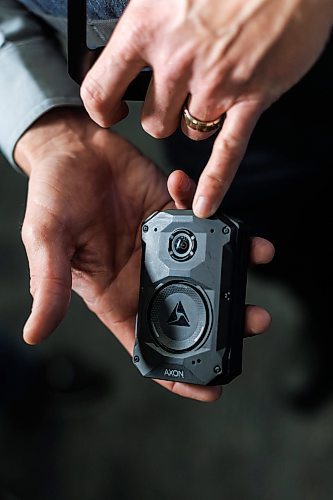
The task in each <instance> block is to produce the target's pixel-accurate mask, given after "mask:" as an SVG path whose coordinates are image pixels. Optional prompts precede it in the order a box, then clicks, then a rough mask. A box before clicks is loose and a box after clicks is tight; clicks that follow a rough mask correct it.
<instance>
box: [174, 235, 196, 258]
mask: <svg viewBox="0 0 333 500" xmlns="http://www.w3.org/2000/svg"><path fill="white" fill-rule="evenodd" d="M196 247H197V241H196V238H195V236H194V234H193V233H192V232H191V231H188V230H187V229H178V230H177V231H175V232H173V233H172V235H171V236H170V239H169V254H170V255H171V257H172V258H173V259H175V260H178V261H184V260H188V259H190V258H191V257H193V255H194V253H195V251H196Z"/></svg>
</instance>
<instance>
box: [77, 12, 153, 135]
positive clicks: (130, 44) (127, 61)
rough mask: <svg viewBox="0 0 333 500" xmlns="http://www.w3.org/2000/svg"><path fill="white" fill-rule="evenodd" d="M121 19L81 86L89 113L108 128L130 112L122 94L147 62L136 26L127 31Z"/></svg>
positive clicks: (98, 122) (84, 102)
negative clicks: (143, 55) (138, 39)
mask: <svg viewBox="0 0 333 500" xmlns="http://www.w3.org/2000/svg"><path fill="white" fill-rule="evenodd" d="M125 15H126V14H124V17H125ZM121 23H122V20H121V21H119V25H118V26H117V28H116V29H115V31H114V33H113V35H112V37H111V38H110V40H109V42H108V44H107V45H106V47H105V49H104V50H103V52H102V53H101V55H100V56H99V58H98V59H97V61H96V62H95V64H94V65H93V67H92V68H91V69H90V71H89V72H88V73H87V75H86V77H85V79H84V81H83V83H82V86H81V98H82V100H83V104H84V106H85V108H86V110H87V112H88V114H89V116H90V117H91V119H92V120H94V122H96V123H97V124H98V125H100V126H101V127H105V128H107V127H110V126H111V125H113V124H114V123H116V122H117V121H119V120H121V119H122V118H124V117H125V116H126V115H127V106H126V104H125V103H124V102H122V97H123V95H124V94H125V92H126V89H127V87H128V85H129V84H130V82H131V81H132V80H133V79H134V78H135V76H136V75H137V74H138V73H139V72H140V70H141V69H142V68H144V67H145V66H147V64H146V63H145V62H144V61H143V59H142V58H141V56H140V47H139V42H138V41H137V40H136V38H135V34H133V30H128V32H126V31H125V30H124V29H123V28H122V25H123V23H122V24H121Z"/></svg>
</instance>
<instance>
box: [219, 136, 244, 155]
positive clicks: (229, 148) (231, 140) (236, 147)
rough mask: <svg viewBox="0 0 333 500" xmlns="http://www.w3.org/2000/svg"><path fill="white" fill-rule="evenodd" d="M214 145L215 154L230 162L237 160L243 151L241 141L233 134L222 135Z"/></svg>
mask: <svg viewBox="0 0 333 500" xmlns="http://www.w3.org/2000/svg"><path fill="white" fill-rule="evenodd" d="M215 146H216V153H217V155H220V156H221V157H222V158H223V159H227V160H228V161H231V162H233V161H236V160H238V159H239V158H240V156H241V154H242V151H243V144H242V141H241V140H240V138H239V137H236V136H234V135H233V134H229V135H228V136H225V137H222V139H221V140H220V141H219V142H218V143H217V144H216V145H215Z"/></svg>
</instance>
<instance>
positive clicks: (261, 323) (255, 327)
mask: <svg viewBox="0 0 333 500" xmlns="http://www.w3.org/2000/svg"><path fill="white" fill-rule="evenodd" d="M271 323H272V317H271V315H270V314H269V312H268V311H266V309H263V308H262V307H258V306H252V305H248V306H247V307H246V314H245V334H244V337H251V336H253V335H258V334H260V333H264V332H265V331H266V330H268V328H269V327H270V326H271Z"/></svg>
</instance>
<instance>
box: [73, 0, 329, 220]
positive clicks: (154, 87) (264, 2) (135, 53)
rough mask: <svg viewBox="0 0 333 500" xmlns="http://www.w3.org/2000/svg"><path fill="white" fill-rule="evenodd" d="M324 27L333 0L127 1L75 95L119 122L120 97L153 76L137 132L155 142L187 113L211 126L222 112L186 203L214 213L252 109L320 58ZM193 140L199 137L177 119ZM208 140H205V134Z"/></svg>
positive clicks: (251, 122)
mask: <svg viewBox="0 0 333 500" xmlns="http://www.w3.org/2000/svg"><path fill="white" fill-rule="evenodd" d="M332 21H333V2H332V0H224V1H223V2H222V1H221V0H169V1H168V2H164V1H157V0H131V2H130V4H129V6H128V7H127V9H126V11H125V13H124V15H123V17H122V18H121V20H120V21H119V24H118V26H117V28H116V30H115V32H114V34H113V35H112V37H111V39H110V41H109V43H108V45H107V47H106V48H105V49H104V51H103V53H102V55H101V56H100V58H99V59H98V60H97V62H96V63H95V65H94V66H93V68H92V69H91V71H90V72H89V73H88V75H87V77H86V79H85V80H84V82H83V86H82V91H81V95H82V98H83V101H84V104H85V107H86V109H87V111H88V113H89V114H90V116H91V117H92V119H93V120H95V122H96V123H98V124H99V125H101V126H103V127H108V126H109V125H111V124H112V123H115V122H116V121H117V120H119V119H121V118H122V117H124V115H125V114H126V105H125V104H124V103H122V102H121V98H122V96H123V94H124V92H125V89H126V88H127V86H128V84H129V83H130V81H131V80H132V79H133V78H134V77H135V76H136V74H137V73H138V72H139V70H140V69H141V68H143V67H144V66H147V65H148V66H151V67H152V68H153V71H154V77H153V81H152V82H151V85H150V88H149V91H148V94H147V97H146V101H145V104H144V107H143V112H142V126H143V128H144V129H145V130H146V131H147V132H148V133H149V134H151V135H152V136H154V137H158V138H161V137H166V136H168V135H170V134H171V133H172V132H173V131H174V130H175V129H176V127H177V125H178V122H179V118H180V116H181V113H182V107H183V105H184V103H185V101H186V99H187V96H188V95H189V96H190V102H189V105H188V107H189V111H190V113H191V114H192V115H193V116H194V117H196V118H198V119H200V120H203V121H212V120H215V119H216V118H218V117H220V116H222V115H223V114H224V113H227V116H226V120H225V122H224V124H223V127H222V130H221V131H220V133H219V134H218V136H217V138H216V140H215V145H214V148H213V151H212V155H211V157H210V159H209V161H208V163H207V165H206V167H205V169H204V171H203V173H202V175H201V178H200V180H199V183H198V187H197V191H196V194H195V198H194V204H193V209H194V212H195V214H196V215H197V216H199V217H208V216H209V215H211V214H213V213H214V212H215V211H216V210H217V208H218V206H219V204H220V203H221V201H222V199H223V196H224V195H225V193H226V191H227V190H228V188H229V186H230V184H231V182H232V180H233V178H234V175H235V173H236V171H237V168H238V166H239V164H240V161H241V159H242V157H243V155H244V153H245V150H246V147H247V144H248V141H249V138H250V136H251V133H252V131H253V128H254V127H255V124H256V122H257V120H258V118H259V116H260V115H261V113H262V112H263V111H264V110H265V109H266V108H267V107H268V106H270V105H271V104H272V103H273V102H274V101H275V100H277V99H278V98H279V97H280V96H281V95H282V94H283V93H284V92H285V91H286V90H288V89H289V88H290V87H291V86H292V85H294V84H295V83H296V82H297V81H298V80H300V79H301V77H302V76H303V75H304V74H305V73H306V72H307V71H308V70H309V68H310V67H311V66H312V64H313V63H314V62H315V60H316V59H317V58H318V57H319V55H320V53H321V51H322V49H323V47H324V45H325V42H326V40H327V38H328V36H329V33H330V29H331V27H332ZM182 128H183V131H184V132H185V133H186V134H187V135H188V136H189V137H191V138H193V139H197V140H199V139H202V138H205V137H207V134H203V133H202V132H201V133H200V132H197V131H194V130H192V129H190V128H188V127H187V126H186V125H185V123H184V121H183V122H182ZM208 135H209V134H208Z"/></svg>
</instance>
